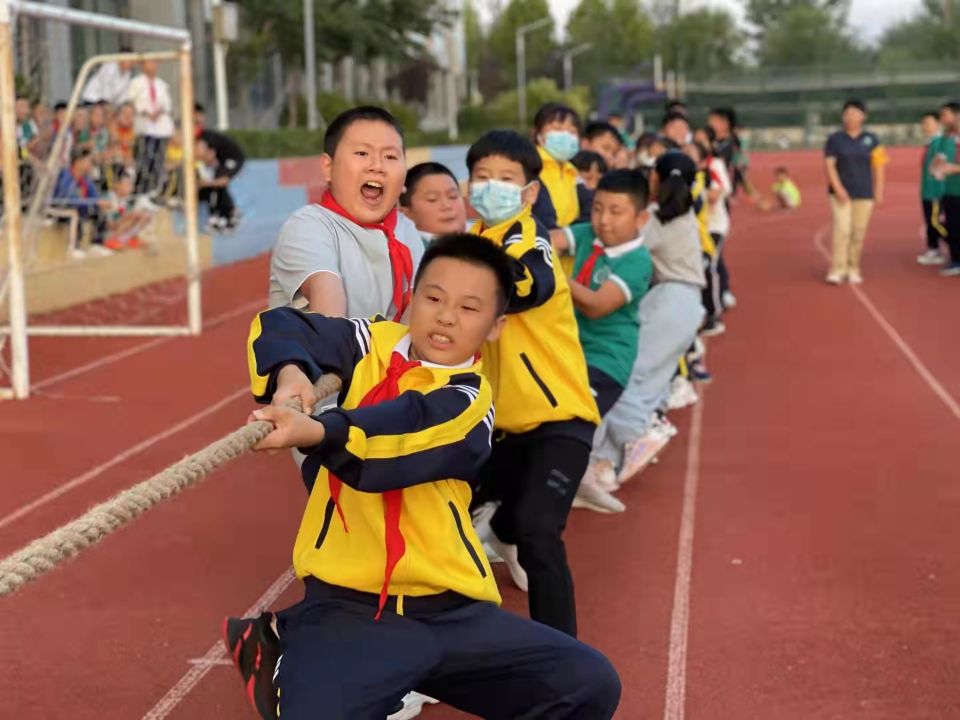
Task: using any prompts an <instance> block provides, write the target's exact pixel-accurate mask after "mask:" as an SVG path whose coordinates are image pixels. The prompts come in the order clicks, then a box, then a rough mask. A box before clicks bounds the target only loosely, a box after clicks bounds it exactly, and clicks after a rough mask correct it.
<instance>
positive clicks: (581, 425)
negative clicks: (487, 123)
mask: <svg viewBox="0 0 960 720" xmlns="http://www.w3.org/2000/svg"><path fill="white" fill-rule="evenodd" d="M467 167H468V168H469V169H470V204H471V205H472V206H473V208H474V209H475V210H476V211H477V212H478V213H479V214H480V217H481V218H482V220H481V222H479V223H477V224H476V225H474V227H473V228H472V229H471V231H472V232H473V233H475V234H477V235H480V236H482V237H484V238H487V239H488V240H490V241H492V242H494V243H495V244H496V245H498V246H499V247H502V248H504V250H505V251H506V253H507V254H508V255H509V256H510V257H511V258H513V260H514V261H515V264H516V270H517V280H516V283H515V286H514V290H513V296H512V298H511V302H510V307H509V310H508V316H507V321H506V323H505V325H504V328H503V331H502V332H501V335H500V339H499V340H498V341H497V342H496V343H493V344H492V345H491V346H490V347H489V349H488V350H487V351H486V352H485V353H484V372H485V373H486V374H487V376H488V377H489V378H490V381H491V384H492V385H493V389H494V400H495V404H496V408H497V418H496V428H497V430H499V431H501V432H500V437H499V439H498V441H497V442H496V443H495V445H494V448H493V454H492V456H491V458H490V460H489V462H488V463H487V465H486V466H485V467H484V471H483V473H482V474H481V479H480V486H481V488H482V490H483V492H484V493H490V494H492V495H495V496H499V498H500V499H501V505H500V507H499V509H498V510H497V511H496V514H495V515H494V516H493V518H492V519H491V521H490V528H491V530H492V532H493V535H492V536H491V537H490V539H489V542H490V544H491V545H492V546H493V548H494V549H495V550H496V551H497V553H498V554H499V555H500V556H501V557H502V558H503V559H504V560H505V561H506V562H507V564H508V567H509V568H510V570H511V573H512V575H513V576H514V580H515V581H516V582H517V584H518V585H520V586H521V587H522V586H523V585H524V584H525V583H526V582H527V581H529V593H530V617H531V618H533V619H534V620H537V621H539V622H542V623H544V624H546V625H550V626H551V627H554V628H557V629H558V630H562V631H563V632H566V633H568V634H570V635H574V636H575V635H576V632H577V617H576V603H575V600H574V592H573V579H572V578H571V576H570V568H569V567H568V565H567V557H566V550H565V548H564V545H563V539H562V535H563V530H564V528H565V527H566V520H567V515H568V514H569V512H570V506H571V504H572V502H573V497H574V495H575V493H576V490H577V485H578V484H579V482H580V478H581V477H582V476H583V472H584V470H585V469H586V466H587V460H588V457H589V453H590V445H591V442H592V438H593V433H594V430H595V429H596V425H597V423H598V422H599V415H598V413H597V405H596V402H595V401H594V399H593V397H592V395H591V393H590V387H589V381H588V379H587V365H586V361H585V360H584V356H583V349H582V348H581V346H580V341H579V336H578V332H577V324H576V319H575V317H574V312H573V302H572V298H571V295H570V288H569V286H568V284H567V281H566V279H565V278H564V276H563V273H562V270H561V269H560V263H559V262H555V259H554V256H553V250H552V248H551V246H550V241H549V240H548V239H547V238H548V233H547V231H546V230H545V229H544V228H543V227H542V226H541V225H540V224H539V222H538V221H537V220H536V219H534V217H533V215H532V212H531V206H532V205H533V202H534V200H535V199H536V196H537V192H538V191H539V182H538V181H537V178H538V176H539V175H540V171H541V169H542V166H541V159H540V154H539V153H538V152H537V148H536V147H534V145H533V143H531V142H530V141H529V140H528V139H527V138H525V137H523V136H521V135H519V134H518V133H516V132H513V131H510V130H493V131H491V132H488V133H487V134H486V135H484V136H483V137H481V138H480V139H479V140H477V142H476V143H474V144H473V146H471V148H470V151H469V152H468V153H467ZM513 546H516V547H513Z"/></svg>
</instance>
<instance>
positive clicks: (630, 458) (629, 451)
mask: <svg viewBox="0 0 960 720" xmlns="http://www.w3.org/2000/svg"><path fill="white" fill-rule="evenodd" d="M670 437H671V436H670V435H669V434H667V433H666V432H663V431H662V430H660V429H659V428H650V429H649V430H648V431H647V432H646V433H645V434H644V435H641V436H640V437H638V438H637V439H636V440H634V441H633V442H628V443H627V444H626V446H625V447H624V448H623V467H622V468H621V469H620V475H619V477H617V480H618V481H619V482H620V483H621V484H623V483H625V482H627V481H628V480H632V479H633V478H635V477H636V476H637V475H639V474H640V473H641V472H643V471H644V470H645V469H646V467H647V465H649V464H650V463H651V462H653V460H654V458H656V457H657V455H659V454H660V452H661V451H662V450H663V449H664V448H665V447H666V446H667V443H669V442H670Z"/></svg>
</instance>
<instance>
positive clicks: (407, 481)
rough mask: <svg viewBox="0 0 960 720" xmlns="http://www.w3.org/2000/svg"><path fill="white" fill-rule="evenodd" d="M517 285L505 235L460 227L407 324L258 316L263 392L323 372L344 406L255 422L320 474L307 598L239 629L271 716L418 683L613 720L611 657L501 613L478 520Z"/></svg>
mask: <svg viewBox="0 0 960 720" xmlns="http://www.w3.org/2000/svg"><path fill="white" fill-rule="evenodd" d="M514 283H515V275H514V265H513V263H512V262H510V261H509V260H508V259H507V257H506V255H505V254H504V253H502V252H501V251H500V250H498V249H497V248H496V247H495V246H494V245H493V244H492V243H487V242H484V241H478V239H477V238H476V237H473V236H467V235H464V234H460V235H450V236H444V237H441V238H438V239H437V240H436V241H434V242H433V243H432V244H431V245H430V247H429V248H428V249H427V251H426V253H425V255H424V260H423V263H422V264H421V266H420V270H419V272H418V274H417V276H416V281H415V286H416V289H415V291H414V294H413V299H412V302H411V308H410V321H409V327H406V326H404V325H401V324H399V323H395V322H387V321H382V320H380V321H376V320H375V321H372V322H371V321H366V320H346V319H338V318H328V317H324V316H322V315H317V314H302V313H300V312H299V311H296V310H293V309H290V308H280V309H275V310H271V311H268V312H265V313H262V314H261V315H259V316H258V317H257V318H256V319H255V320H254V322H253V325H252V327H251V331H250V351H249V354H248V357H249V363H250V379H251V387H252V389H253V392H254V395H255V396H256V397H257V398H258V399H259V400H260V401H261V402H268V401H269V400H270V399H271V396H272V395H274V394H275V393H276V392H277V391H278V389H279V387H280V386H282V385H284V384H288V383H294V384H297V385H300V384H302V383H303V381H304V380H305V381H306V382H308V383H309V382H314V381H316V380H317V379H318V378H319V377H320V376H321V375H322V374H325V373H333V374H336V375H338V376H339V377H340V378H341V379H342V381H343V390H342V392H341V397H342V398H343V402H342V404H341V407H339V408H336V409H332V410H329V411H327V412H323V413H321V414H319V415H317V416H315V417H310V416H309V415H305V414H302V413H299V412H296V411H294V410H291V409H287V408H278V407H272V408H269V409H265V410H260V411H257V412H255V413H254V414H253V416H252V417H251V421H253V420H266V421H269V422H271V423H273V425H274V430H273V432H271V434H270V435H268V436H267V437H266V438H265V440H264V441H263V442H261V443H260V445H258V446H257V449H258V450H273V449H278V448H289V447H301V448H303V449H304V451H305V452H306V454H307V461H306V462H305V463H304V466H303V475H304V480H305V481H310V482H311V483H312V484H313V491H312V492H311V495H310V500H309V502H308V504H307V508H306V510H305V512H304V515H303V520H302V522H301V525H300V531H299V533H298V536H297V540H296V544H295V548H294V566H295V569H296V572H297V575H298V576H299V577H301V578H304V583H305V597H304V600H303V601H302V602H301V603H299V604H298V605H296V606H294V607H293V608H291V609H290V610H287V611H284V612H283V613H281V614H280V617H279V622H280V628H281V634H280V637H281V640H280V647H279V648H278V647H277V645H276V642H277V641H276V639H275V638H274V639H273V640H272V641H269V640H267V639H265V640H264V641H263V642H259V643H256V644H253V645H251V644H250V643H249V642H248V638H249V635H250V634H251V632H252V631H253V630H254V629H256V630H258V631H262V630H263V623H262V622H261V623H259V624H254V623H253V621H245V622H244V621H235V622H233V623H232V624H228V626H227V628H226V630H227V633H226V634H227V637H228V644H229V645H230V648H231V651H232V652H233V654H234V657H235V659H236V660H237V662H238V664H239V665H240V666H241V667H242V669H243V672H244V679H245V681H247V683H248V687H251V686H253V685H255V684H256V683H257V682H258V680H259V679H260V678H262V676H263V675H264V674H266V673H270V674H272V673H274V672H275V677H276V693H275V695H274V696H272V697H266V698H262V697H261V705H262V706H265V707H258V711H259V712H260V713H261V714H262V715H263V716H270V714H271V711H272V716H273V717H283V718H286V719H291V718H292V719H293V720H299V719H301V718H302V719H303V720H307V719H308V718H309V719H310V720H313V718H317V717H320V716H324V717H327V716H330V717H343V718H383V717H385V716H386V715H387V713H388V712H390V710H391V709H392V708H393V707H394V705H395V703H396V702H397V701H398V700H399V699H400V698H401V697H402V696H403V694H404V693H405V692H406V691H407V690H408V689H409V688H411V687H416V688H418V689H419V690H422V691H423V692H427V693H429V694H430V695H432V696H435V697H437V698H439V699H441V700H443V701H445V702H447V703H448V704H450V705H452V706H454V707H456V708H459V709H460V710H463V711H465V712H468V713H472V714H475V715H478V716H480V717H488V718H516V717H528V718H551V719H554V718H570V719H571V720H573V719H575V718H576V719H579V718H596V719H597V720H604V719H606V718H610V717H612V715H613V713H614V711H615V710H616V707H617V704H618V702H619V694H620V685H619V680H618V678H617V675H616V672H615V671H614V669H613V668H612V666H611V665H610V663H609V661H607V659H606V658H604V657H603V656H602V655H601V654H600V653H598V652H597V651H595V650H593V649H592V648H590V647H588V646H586V645H584V644H582V643H580V642H578V641H576V640H575V639H573V638H570V637H568V636H565V635H564V634H563V633H560V632H557V631H556V630H553V629H551V628H548V627H546V626H544V625H541V624H539V623H536V622H532V621H530V620H526V619H524V618H521V617H519V616H517V615H514V614H512V613H508V612H506V611H504V610H502V609H500V608H499V607H498V605H499V602H500V596H499V593H498V592H497V587H496V583H495V581H494V579H493V575H492V573H491V571H490V566H489V564H488V563H487V562H486V559H485V558H484V557H483V555H482V552H481V551H480V549H479V548H480V543H479V540H478V539H477V537H476V535H475V534H474V532H473V529H472V527H471V526H470V523H469V515H468V506H469V502H470V487H469V485H468V482H467V481H469V480H470V479H471V478H472V477H473V475H474V474H475V473H476V472H477V470H478V469H479V467H480V466H481V465H482V464H483V462H484V461H485V459H486V458H487V457H488V456H489V454H490V445H491V434H492V430H493V415H494V410H493V405H492V400H493V391H492V390H491V386H490V384H489V382H488V381H487V380H486V379H485V378H484V376H483V375H481V374H480V361H479V350H480V346H481V344H482V343H483V342H485V341H491V340H495V339H496V338H497V335H498V333H500V332H501V330H502V329H503V328H504V326H505V325H506V324H507V322H508V321H507V320H506V319H505V317H504V315H503V313H504V310H505V308H506V307H507V302H508V296H515V293H516V290H515V288H514ZM413 438H416V439H417V440H416V442H413ZM314 481H315V482H314ZM348 528H349V532H348ZM279 651H282V654H281V655H278V652H279ZM268 677H269V675H268ZM271 706H272V707H271Z"/></svg>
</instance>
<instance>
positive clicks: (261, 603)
mask: <svg viewBox="0 0 960 720" xmlns="http://www.w3.org/2000/svg"><path fill="white" fill-rule="evenodd" d="M295 579H296V576H295V575H294V574H293V569H292V568H290V569H287V570H286V571H285V572H284V573H283V575H281V576H280V577H278V578H277V579H276V580H275V581H274V582H273V584H272V585H271V586H270V587H268V588H267V590H266V592H264V593H263V595H261V596H260V598H259V599H258V600H257V601H256V602H255V603H254V604H253V605H252V606H250V608H249V609H248V610H247V612H245V613H244V617H250V616H253V615H258V614H259V613H261V612H262V611H263V610H265V609H267V608H268V607H270V606H271V605H272V604H273V603H274V602H275V601H276V600H277V598H279V597H280V596H281V595H282V594H283V593H284V591H285V590H286V589H287V588H288V587H290V585H291V584H292V583H293V581H294V580H295ZM226 656H227V650H226V648H225V647H224V646H223V642H222V641H220V640H217V642H215V643H214V644H213V645H212V646H211V647H210V649H209V650H207V652H206V654H204V656H203V657H202V658H200V659H199V661H196V664H194V665H193V667H191V668H190V669H189V670H187V672H186V673H184V675H183V677H181V678H180V680H178V681H177V683H176V684H175V685H174V686H173V687H171V688H170V689H169V690H168V691H167V693H166V694H165V695H164V696H163V697H162V698H160V700H159V701H158V702H157V704H156V705H154V706H153V707H152V708H151V709H150V710H148V711H147V713H146V714H145V715H144V716H143V720H163V718H165V717H167V715H169V714H170V713H171V712H172V711H173V710H174V708H176V707H177V705H179V704H180V703H181V702H183V700H184V698H186V697H187V695H189V694H190V693H191V692H193V689H194V688H195V687H196V686H197V685H199V684H200V682H201V681H202V680H203V679H204V678H205V677H206V676H207V673H209V672H210V669H211V668H214V667H216V666H217V665H220V664H222V663H221V662H220V660H222V659H224V658H226ZM191 662H195V661H191ZM227 663H228V664H232V663H230V662H229V660H228V661H227Z"/></svg>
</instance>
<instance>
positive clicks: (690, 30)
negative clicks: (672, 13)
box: [655, 8, 744, 78]
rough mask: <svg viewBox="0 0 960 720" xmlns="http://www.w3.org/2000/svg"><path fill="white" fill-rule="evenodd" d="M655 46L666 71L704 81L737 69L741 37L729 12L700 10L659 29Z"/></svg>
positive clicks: (742, 44) (741, 33)
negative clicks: (706, 78) (717, 74)
mask: <svg viewBox="0 0 960 720" xmlns="http://www.w3.org/2000/svg"><path fill="white" fill-rule="evenodd" d="M655 45H656V48H657V52H659V53H660V54H661V56H662V57H663V65H664V67H665V68H669V69H675V70H679V71H682V72H683V73H684V74H685V75H686V76H687V77H688V78H703V77H708V76H711V75H714V74H716V73H720V72H724V71H727V70H730V69H731V68H733V67H736V66H737V64H738V62H739V59H740V58H739V53H740V51H741V48H742V47H743V46H744V36H743V32H742V31H741V30H740V28H739V27H738V26H737V21H736V18H734V16H733V15H732V14H731V13H730V12H728V11H726V10H719V9H717V10H713V9H709V8H701V9H699V10H695V11H694V12H690V13H684V14H683V15H680V16H679V17H677V18H676V19H672V20H670V21H669V22H667V23H666V24H664V25H662V26H661V27H660V28H658V30H657V33H656V40H655Z"/></svg>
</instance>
